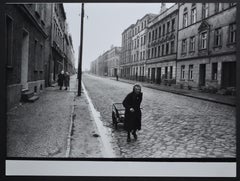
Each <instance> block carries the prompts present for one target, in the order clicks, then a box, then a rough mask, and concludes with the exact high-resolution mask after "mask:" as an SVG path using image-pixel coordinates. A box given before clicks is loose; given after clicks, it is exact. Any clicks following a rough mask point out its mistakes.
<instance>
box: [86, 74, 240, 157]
mask: <svg viewBox="0 0 240 181" xmlns="http://www.w3.org/2000/svg"><path fill="white" fill-rule="evenodd" d="M83 82H84V85H85V87H86V89H87V91H88V94H89V96H90V98H91V99H92V102H93V104H94V106H95V108H96V109H97V110H98V111H99V112H100V113H101V118H102V121H103V124H104V126H106V127H109V128H111V130H112V139H113V141H112V142H113V143H114V144H115V145H117V146H115V150H116V153H117V154H118V155H117V156H118V157H130V158H131V157H133V158H146V157H153V158H199V157H201V158H216V157H221V158H223V157H235V156H236V155H235V152H236V133H235V128H236V125H235V114H236V113H235V108H233V107H230V106H226V105H221V104H218V103H213V102H208V101H204V100H199V99H195V98H191V97H185V96H181V95H176V94H172V93H167V92H162V91H158V90H153V89H150V88H145V87H143V88H142V92H143V101H142V108H143V110H142V130H141V131H139V132H138V140H137V141H133V140H132V141H131V142H130V143H127V141H126V138H127V137H126V132H125V131H124V130H123V127H122V126H119V129H118V130H115V129H114V128H113V125H112V118H111V111H112V110H111V109H112V107H111V106H112V104H113V103H115V102H122V101H123V99H124V98H125V96H126V95H127V94H128V93H129V92H131V91H132V85H131V84H128V83H123V82H119V81H115V80H111V79H109V78H101V77H96V76H92V75H88V74H84V75H83Z"/></svg>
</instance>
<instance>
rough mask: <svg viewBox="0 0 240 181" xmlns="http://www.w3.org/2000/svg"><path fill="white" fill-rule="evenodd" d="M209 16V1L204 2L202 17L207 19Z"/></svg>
mask: <svg viewBox="0 0 240 181" xmlns="http://www.w3.org/2000/svg"><path fill="white" fill-rule="evenodd" d="M207 17H208V3H203V7H202V18H203V19H205V18H207Z"/></svg>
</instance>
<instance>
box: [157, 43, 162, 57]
mask: <svg viewBox="0 0 240 181" xmlns="http://www.w3.org/2000/svg"><path fill="white" fill-rule="evenodd" d="M160 48H161V46H160V45H159V46H158V54H157V56H158V57H160Z"/></svg>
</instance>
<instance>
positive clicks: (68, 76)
mask: <svg viewBox="0 0 240 181" xmlns="http://www.w3.org/2000/svg"><path fill="white" fill-rule="evenodd" d="M69 81H70V75H69V73H68V72H66V73H65V78H64V86H65V90H67V89H68V87H69Z"/></svg>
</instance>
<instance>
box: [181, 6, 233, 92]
mask: <svg viewBox="0 0 240 181" xmlns="http://www.w3.org/2000/svg"><path fill="white" fill-rule="evenodd" d="M179 17H180V18H179V32H178V55H177V84H181V85H183V86H184V87H189V88H195V89H202V88H204V87H212V88H215V89H221V88H227V87H235V86H236V3H184V4H180V6H179Z"/></svg>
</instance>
